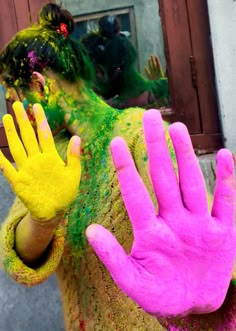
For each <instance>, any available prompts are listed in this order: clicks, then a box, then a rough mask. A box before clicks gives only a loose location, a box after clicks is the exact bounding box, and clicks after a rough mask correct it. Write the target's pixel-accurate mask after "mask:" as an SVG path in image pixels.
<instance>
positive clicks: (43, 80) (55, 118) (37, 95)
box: [0, 72, 64, 133]
mask: <svg viewBox="0 0 236 331" xmlns="http://www.w3.org/2000/svg"><path fill="white" fill-rule="evenodd" d="M57 81H58V77H57V75H55V74H54V75H53V74H48V75H47V76H43V75H42V74H40V73H38V72H35V73H33V75H32V80H31V82H30V84H29V86H28V87H27V88H25V87H24V88H22V87H19V86H17V84H16V86H14V87H12V86H9V85H7V84H6V82H5V81H4V79H3V78H2V77H1V76H0V84H2V85H3V86H4V90H5V98H6V100H7V102H8V103H10V104H12V103H14V102H15V101H21V102H22V103H23V105H24V108H25V110H26V112H27V115H28V117H29V119H30V121H31V123H32V125H34V124H35V119H34V116H33V111H32V109H33V107H32V106H33V104H35V103H40V104H42V106H43V107H44V110H45V113H46V115H47V118H48V122H49V124H50V126H51V129H52V131H53V132H54V133H56V132H58V131H59V129H61V128H62V127H64V124H63V121H64V118H63V116H62V109H61V106H60V105H59V104H60V103H59V95H60V94H61V92H60V89H61V88H62V86H58V84H57Z"/></svg>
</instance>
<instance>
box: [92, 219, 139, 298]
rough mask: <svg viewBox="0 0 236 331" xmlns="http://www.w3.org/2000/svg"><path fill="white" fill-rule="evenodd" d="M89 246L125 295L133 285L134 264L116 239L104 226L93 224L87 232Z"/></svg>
mask: <svg viewBox="0 0 236 331" xmlns="http://www.w3.org/2000/svg"><path fill="white" fill-rule="evenodd" d="M86 236H87V239H88V242H89V244H90V245H91V246H92V247H93V249H94V251H95V252H96V254H97V256H98V257H99V259H100V260H101V261H102V262H103V264H104V265H105V266H106V268H107V269H108V271H109V272H110V274H111V276H112V278H113V280H114V281H115V283H116V284H117V285H118V286H119V287H120V289H121V290H122V291H124V292H125V293H127V292H129V289H130V287H132V284H133V276H132V275H133V271H134V270H133V264H132V261H131V258H130V257H129V256H128V255H127V254H126V252H125V250H124V249H123V247H122V246H121V245H120V244H119V243H118V241H117V240H116V238H115V237H114V236H113V235H112V234H111V233H110V232H109V231H108V230H106V229H105V228H104V227H103V226H101V225H99V224H92V225H90V226H89V227H88V228H87V230H86Z"/></svg>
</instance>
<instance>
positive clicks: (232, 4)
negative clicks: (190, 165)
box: [208, 0, 236, 153]
mask: <svg viewBox="0 0 236 331" xmlns="http://www.w3.org/2000/svg"><path fill="white" fill-rule="evenodd" d="M208 10H209V17H210V28H211V37H212V47H213V54H214V62H215V72H216V84H217V90H218V101H219V108H220V117H221V123H222V129H223V134H224V137H225V146H226V147H227V148H229V149H230V150H231V151H232V152H233V153H236V1H234V0H208Z"/></svg>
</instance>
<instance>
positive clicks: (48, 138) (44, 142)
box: [33, 103, 56, 152]
mask: <svg viewBox="0 0 236 331" xmlns="http://www.w3.org/2000/svg"><path fill="white" fill-rule="evenodd" d="M33 111H34V116H35V120H36V124H37V133H38V140H39V144H40V147H41V149H42V151H43V152H55V151H56V147H55V143H54V139H53V135H52V132H51V129H50V127H49V124H48V121H47V118H46V115H45V114H44V111H43V107H42V106H41V105H40V104H38V103H37V104H34V106H33Z"/></svg>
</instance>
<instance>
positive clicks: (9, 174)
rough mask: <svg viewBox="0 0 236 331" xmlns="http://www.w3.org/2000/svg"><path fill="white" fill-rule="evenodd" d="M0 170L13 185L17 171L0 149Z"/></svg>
mask: <svg viewBox="0 0 236 331" xmlns="http://www.w3.org/2000/svg"><path fill="white" fill-rule="evenodd" d="M0 170H1V172H2V173H3V175H4V176H5V177H6V179H7V180H8V182H9V183H10V184H11V185H12V186H13V185H14V180H15V177H16V175H17V172H16V169H15V168H14V167H13V165H12V164H11V162H9V161H8V160H7V158H6V157H5V156H4V155H3V153H2V151H1V150H0Z"/></svg>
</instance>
